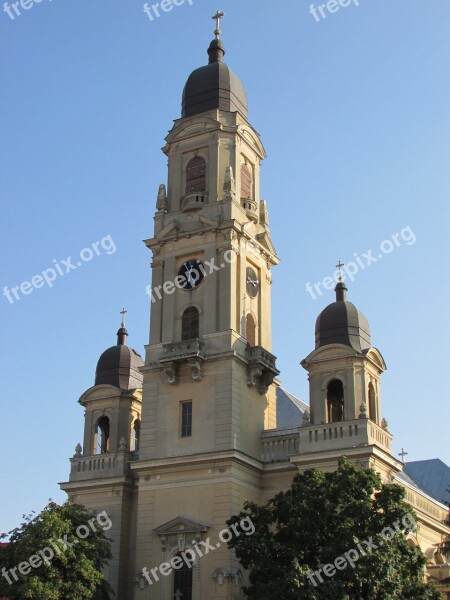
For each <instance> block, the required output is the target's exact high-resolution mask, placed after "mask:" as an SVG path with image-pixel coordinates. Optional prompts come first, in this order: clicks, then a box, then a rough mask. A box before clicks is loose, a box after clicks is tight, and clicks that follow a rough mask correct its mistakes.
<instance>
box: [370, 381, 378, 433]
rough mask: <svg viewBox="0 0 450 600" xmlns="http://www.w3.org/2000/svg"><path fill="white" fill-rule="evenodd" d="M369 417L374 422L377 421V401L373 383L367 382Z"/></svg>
mask: <svg viewBox="0 0 450 600" xmlns="http://www.w3.org/2000/svg"><path fill="white" fill-rule="evenodd" d="M369 419H370V420H371V421H373V422H374V423H377V421H378V415H377V401H376V396H375V389H374V387H373V383H372V382H370V383H369Z"/></svg>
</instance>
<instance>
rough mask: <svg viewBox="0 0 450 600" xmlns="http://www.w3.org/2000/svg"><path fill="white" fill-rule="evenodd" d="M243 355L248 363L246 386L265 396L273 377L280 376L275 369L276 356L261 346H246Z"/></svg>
mask: <svg viewBox="0 0 450 600" xmlns="http://www.w3.org/2000/svg"><path fill="white" fill-rule="evenodd" d="M245 355H246V358H247V361H248V366H247V385H248V386H249V387H257V388H258V390H259V392H260V393H261V394H265V393H266V392H267V390H268V389H269V386H270V385H271V384H272V383H273V380H274V379H275V377H276V376H277V375H279V374H280V371H278V369H277V367H276V361H277V358H276V356H274V355H273V354H271V353H270V352H268V351H267V350H265V349H264V348H263V347H262V346H247V348H246V349H245Z"/></svg>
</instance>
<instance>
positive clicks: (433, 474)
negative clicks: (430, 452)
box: [404, 458, 450, 504]
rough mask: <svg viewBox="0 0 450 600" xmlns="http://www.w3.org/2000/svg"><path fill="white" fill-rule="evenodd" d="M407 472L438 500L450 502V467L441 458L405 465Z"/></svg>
mask: <svg viewBox="0 0 450 600" xmlns="http://www.w3.org/2000/svg"><path fill="white" fill-rule="evenodd" d="M404 472H405V474H406V475H407V476H408V477H409V478H410V479H412V481H413V482H414V483H415V484H416V485H417V486H418V487H419V488H421V489H422V490H423V491H424V492H425V493H426V494H428V495H429V496H431V497H432V498H434V499H435V500H437V501H438V502H442V503H444V504H445V503H448V502H450V494H449V492H448V489H449V487H450V467H449V466H448V465H446V464H445V463H444V462H442V460H440V459H439V458H433V459H430V460H416V461H412V462H409V463H407V464H406V465H405V469H404Z"/></svg>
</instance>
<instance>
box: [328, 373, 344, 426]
mask: <svg viewBox="0 0 450 600" xmlns="http://www.w3.org/2000/svg"><path fill="white" fill-rule="evenodd" d="M327 408H328V423H337V422H339V421H343V420H344V386H343V385H342V381H339V379H333V381H330V383H329V384H328V388H327Z"/></svg>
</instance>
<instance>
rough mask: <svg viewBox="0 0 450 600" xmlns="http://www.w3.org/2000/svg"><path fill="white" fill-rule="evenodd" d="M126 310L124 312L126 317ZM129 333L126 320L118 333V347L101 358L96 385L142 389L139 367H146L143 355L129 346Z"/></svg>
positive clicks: (96, 372)
mask: <svg viewBox="0 0 450 600" xmlns="http://www.w3.org/2000/svg"><path fill="white" fill-rule="evenodd" d="M125 313H126V311H125V310H123V311H122V315H123V316H124V315H125ZM127 336H128V331H127V330H126V328H125V322H124V318H122V324H121V326H120V329H119V331H118V332H117V345H116V346H111V348H108V350H105V352H103V354H102V355H101V356H100V358H99V361H98V363H97V369H96V371H95V385H105V384H106V385H114V386H115V387H118V388H120V389H122V390H134V389H138V388H142V375H141V373H140V371H139V367H142V366H143V365H144V363H143V361H142V358H141V355H140V354H138V352H136V350H133V348H129V347H128V346H127Z"/></svg>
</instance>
